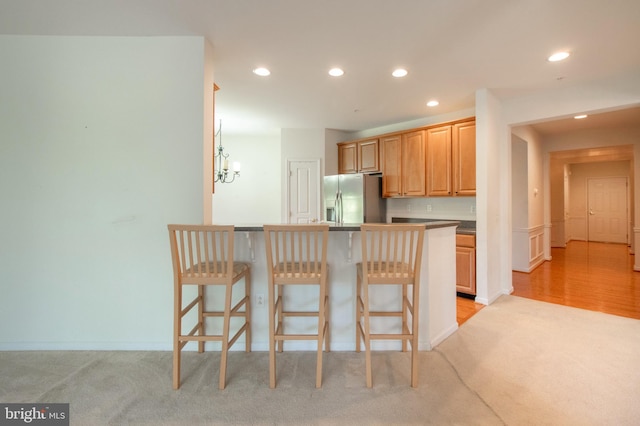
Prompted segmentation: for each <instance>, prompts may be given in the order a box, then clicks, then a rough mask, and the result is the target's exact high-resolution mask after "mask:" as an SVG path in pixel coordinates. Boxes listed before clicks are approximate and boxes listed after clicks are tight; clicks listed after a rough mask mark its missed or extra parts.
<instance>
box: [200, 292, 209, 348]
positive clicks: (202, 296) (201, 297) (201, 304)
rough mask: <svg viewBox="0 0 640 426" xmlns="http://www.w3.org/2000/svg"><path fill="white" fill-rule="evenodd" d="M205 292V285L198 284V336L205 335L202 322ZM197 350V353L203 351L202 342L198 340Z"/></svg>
mask: <svg viewBox="0 0 640 426" xmlns="http://www.w3.org/2000/svg"><path fill="white" fill-rule="evenodd" d="M206 296H207V293H206V286H203V285H199V286H198V298H199V301H198V324H199V327H198V333H199V334H200V336H205V335H206V330H205V322H204V301H205V300H207V299H206ZM198 352H199V353H203V352H204V342H203V341H200V342H198Z"/></svg>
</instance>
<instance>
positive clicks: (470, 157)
mask: <svg viewBox="0 0 640 426" xmlns="http://www.w3.org/2000/svg"><path fill="white" fill-rule="evenodd" d="M452 151H453V152H452V156H453V164H452V168H453V191H454V195H473V196H475V195H476V122H475V121H472V122H467V123H459V124H456V125H454V126H453V147H452Z"/></svg>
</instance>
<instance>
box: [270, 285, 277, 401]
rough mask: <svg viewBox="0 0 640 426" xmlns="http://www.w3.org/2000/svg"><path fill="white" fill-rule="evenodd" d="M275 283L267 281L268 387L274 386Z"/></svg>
mask: <svg viewBox="0 0 640 426" xmlns="http://www.w3.org/2000/svg"><path fill="white" fill-rule="evenodd" d="M274 287H275V285H274V284H272V283H269V387H270V388H271V389H274V388H275V387H276V335H275V331H276V306H275V304H276V303H277V300H276V298H275V288H274Z"/></svg>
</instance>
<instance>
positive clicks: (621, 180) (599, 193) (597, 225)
mask: <svg viewBox="0 0 640 426" xmlns="http://www.w3.org/2000/svg"><path fill="white" fill-rule="evenodd" d="M587 186H588V197H589V198H588V200H587V202H588V209H589V211H588V215H589V233H588V240H589V241H599V242H607V243H627V242H628V240H627V223H628V216H627V215H628V213H627V204H628V201H627V178H626V177H614V178H591V179H589V180H588V184H587Z"/></svg>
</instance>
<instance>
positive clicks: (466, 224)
mask: <svg viewBox="0 0 640 426" xmlns="http://www.w3.org/2000/svg"><path fill="white" fill-rule="evenodd" d="M443 220H445V219H423V218H416V217H393V218H391V222H393V223H423V222H424V223H432V222H441V221H443ZM457 222H458V223H460V225H459V226H458V229H456V233H457V234H467V235H475V234H476V221H475V220H459V221H457Z"/></svg>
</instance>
